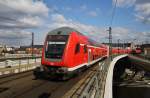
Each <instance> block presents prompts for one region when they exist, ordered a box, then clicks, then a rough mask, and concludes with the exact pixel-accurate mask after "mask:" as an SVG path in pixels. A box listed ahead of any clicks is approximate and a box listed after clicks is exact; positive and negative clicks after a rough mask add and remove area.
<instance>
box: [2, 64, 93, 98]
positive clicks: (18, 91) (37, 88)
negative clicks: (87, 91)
mask: <svg viewBox="0 0 150 98" xmlns="http://www.w3.org/2000/svg"><path fill="white" fill-rule="evenodd" d="M95 69H96V67H94V66H93V67H91V68H88V69H87V70H86V71H84V72H81V74H80V75H79V76H77V77H74V78H72V79H70V80H67V81H60V80H59V81H56V80H46V79H45V80H44V79H37V80H35V79H34V76H33V75H32V71H29V72H27V73H22V74H18V75H16V76H15V75H13V76H11V77H8V76H7V77H3V78H0V98H61V97H62V96H65V94H66V93H67V94H68V92H69V91H72V89H74V86H75V85H78V87H79V86H82V85H84V81H85V80H86V79H90V77H92V74H93V73H94V72H95ZM76 89H79V88H76ZM75 91H77V90H75ZM66 98H67V97H66Z"/></svg>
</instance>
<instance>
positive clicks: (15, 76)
mask: <svg viewBox="0 0 150 98" xmlns="http://www.w3.org/2000/svg"><path fill="white" fill-rule="evenodd" d="M32 72H33V70H29V71H25V72H21V73H17V74H10V75H4V76H1V77H0V85H1V84H4V83H7V82H11V81H15V80H17V79H20V78H24V77H26V76H29V75H31V74H32Z"/></svg>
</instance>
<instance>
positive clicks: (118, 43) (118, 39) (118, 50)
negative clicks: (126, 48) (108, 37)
mask: <svg viewBox="0 0 150 98" xmlns="http://www.w3.org/2000/svg"><path fill="white" fill-rule="evenodd" d="M117 41H118V54H119V44H120V43H119V41H120V39H118V40H117Z"/></svg>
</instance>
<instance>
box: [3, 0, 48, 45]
mask: <svg viewBox="0 0 150 98" xmlns="http://www.w3.org/2000/svg"><path fill="white" fill-rule="evenodd" d="M49 11H51V9H49V8H48V7H47V6H46V4H45V3H44V2H42V1H38V0H0V43H2V42H3V43H6V44H10V45H13V44H16V43H19V42H21V40H22V41H23V40H25V39H26V38H30V36H29V35H30V34H29V33H30V32H27V31H25V29H33V28H37V27H41V26H43V25H42V24H44V22H45V19H46V18H47V17H48V13H49ZM25 43H26V42H25Z"/></svg>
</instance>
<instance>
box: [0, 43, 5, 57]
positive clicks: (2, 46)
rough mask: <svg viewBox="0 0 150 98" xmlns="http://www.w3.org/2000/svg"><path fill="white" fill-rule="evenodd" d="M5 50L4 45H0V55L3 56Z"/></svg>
mask: <svg viewBox="0 0 150 98" xmlns="http://www.w3.org/2000/svg"><path fill="white" fill-rule="evenodd" d="M4 50H5V48H4V45H0V55H3V52H4Z"/></svg>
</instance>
